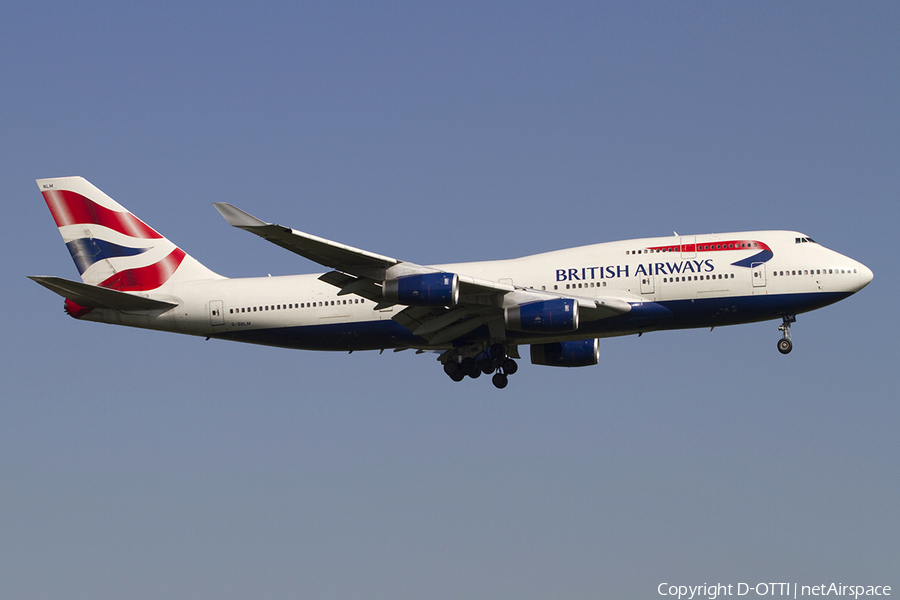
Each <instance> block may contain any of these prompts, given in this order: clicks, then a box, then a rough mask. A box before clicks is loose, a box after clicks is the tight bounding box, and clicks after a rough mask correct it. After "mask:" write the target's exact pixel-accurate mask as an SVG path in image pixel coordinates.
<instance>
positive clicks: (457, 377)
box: [444, 360, 466, 383]
mask: <svg viewBox="0 0 900 600" xmlns="http://www.w3.org/2000/svg"><path fill="white" fill-rule="evenodd" d="M444 373H446V374H447V376H448V377H450V379H452V380H453V381H455V382H457V383H459V382H460V381H462V380H463V379H465V378H466V374H465V373H463V370H462V367H460V366H459V363H458V362H456V361H455V360H451V361H448V362H446V363H444Z"/></svg>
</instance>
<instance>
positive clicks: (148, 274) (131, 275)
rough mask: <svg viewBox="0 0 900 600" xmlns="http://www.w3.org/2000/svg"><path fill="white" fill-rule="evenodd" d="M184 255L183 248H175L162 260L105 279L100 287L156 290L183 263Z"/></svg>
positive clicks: (133, 290) (122, 289)
mask: <svg viewBox="0 0 900 600" xmlns="http://www.w3.org/2000/svg"><path fill="white" fill-rule="evenodd" d="M184 257H185V254H184V251H183V250H182V249H181V248H175V249H174V250H172V252H171V253H170V254H169V255H168V256H167V257H165V258H164V259H162V260H161V261H159V262H156V263H153V264H152V265H147V266H146V267H139V268H137V269H127V270H125V271H121V272H120V273H116V274H115V275H113V276H112V277H110V278H109V279H107V280H105V281H103V282H102V283H101V284H100V287H105V288H111V289H114V290H119V291H120V292H143V291H146V290H155V289H156V288H158V287H159V286H161V285H162V284H164V283H165V282H167V281H168V280H169V277H171V276H172V273H174V272H175V270H176V269H178V267H179V266H180V265H181V261H183V260H184Z"/></svg>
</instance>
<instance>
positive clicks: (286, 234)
mask: <svg viewBox="0 0 900 600" xmlns="http://www.w3.org/2000/svg"><path fill="white" fill-rule="evenodd" d="M213 205H214V206H215V207H216V209H217V210H218V211H219V212H220V213H221V214H222V216H223V217H225V220H226V221H228V223H230V224H231V225H232V226H234V227H237V228H239V229H243V230H244V231H249V232H250V233H254V234H256V235H258V236H260V237H262V238H264V239H266V240H269V241H270V242H272V243H273V244H277V245H279V246H281V247H282V248H285V249H287V250H290V251H291V252H294V253H295V254H299V255H300V256H303V257H304V258H308V259H310V260H312V261H314V262H317V263H319V264H321V265H324V266H326V267H330V268H332V269H334V270H333V271H330V272H328V273H325V274H324V275H322V276H321V277H319V279H320V280H321V281H324V282H326V283H329V284H331V285H333V286H335V287H338V288H340V291H339V292H338V295H339V296H341V295H345V294H356V295H358V296H361V297H363V298H367V299H369V300H372V301H374V302H376V303H377V306H376V308H382V307H386V306H392V305H393V304H395V303H394V302H388V301H385V298H384V294H383V284H384V282H385V281H387V280H389V279H396V278H400V277H406V276H409V275H423V274H427V273H440V272H441V271H440V270H439V269H435V268H433V267H426V266H422V265H417V264H415V263H411V262H406V261H400V260H397V259H395V258H390V257H387V256H382V255H380V254H375V253H372V252H367V251H365V250H360V249H358V248H354V247H352V246H347V245H345V244H340V243H338V242H333V241H330V240H326V239H324V238H320V237H317V236H314V235H310V234H308V233H303V232H302V231H297V230H295V229H291V228H289V227H284V226H282V225H276V224H274V223H266V222H265V221H262V220H260V219H257V218H256V217H254V216H253V215H250V214H248V213H246V212H244V211H243V210H241V209H239V208H237V207H235V206H232V205H231V204H228V203H227V202H216V203H214V204H213ZM456 275H457V277H458V281H459V299H458V301H457V303H456V305H454V306H449V307H444V306H437V307H421V306H409V307H407V308H405V309H404V310H402V311H401V312H399V313H398V314H397V315H395V316H394V320H395V321H397V322H398V323H400V324H401V325H403V326H404V327H406V328H407V329H409V330H410V331H412V332H413V333H415V334H416V335H417V336H420V337H422V338H424V339H426V340H427V341H428V343H429V345H431V346H441V345H445V344H447V343H449V342H451V341H452V340H455V339H456V338H459V337H461V336H464V335H466V334H467V333H470V332H471V331H474V330H475V329H477V328H479V327H481V326H483V325H487V326H488V327H489V329H490V330H491V335H492V336H493V337H502V336H503V332H504V331H505V329H503V323H504V314H505V313H504V311H505V309H507V308H511V307H516V306H521V305H524V304H528V303H532V302H540V301H547V300H571V301H574V302H575V303H576V304H577V306H578V313H579V318H580V319H581V320H582V321H595V320H598V319H605V318H609V317H613V316H616V315H620V314H624V313H626V312H628V311H630V310H631V304H629V303H628V302H626V301H625V300H623V299H621V298H614V297H604V298H593V297H591V298H588V297H579V296H573V295H568V294H560V293H558V292H548V291H544V290H536V289H532V288H523V287H517V286H514V285H512V284H508V283H501V282H499V281H492V280H487V279H481V278H477V277H471V276H468V275H465V274H464V273H457V274H456Z"/></svg>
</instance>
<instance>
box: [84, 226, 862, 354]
mask: <svg viewBox="0 0 900 600" xmlns="http://www.w3.org/2000/svg"><path fill="white" fill-rule="evenodd" d="M741 244H746V247H741ZM735 245H737V247H733V246H735ZM723 246H724V247H723ZM729 246H732V247H729ZM436 267H437V268H439V269H441V270H444V271H448V272H451V273H460V274H465V275H467V276H470V277H477V278H481V279H485V280H491V281H498V282H500V283H505V284H511V285H514V286H515V287H517V288H530V289H535V290H541V291H547V292H553V291H557V292H559V293H560V294H566V295H569V296H577V297H582V298H589V299H590V298H618V299H621V300H624V301H625V302H628V303H629V304H631V305H632V307H633V309H632V311H631V312H629V313H628V314H626V315H622V316H619V317H615V318H610V319H603V320H600V321H596V322H587V323H583V324H582V326H580V327H579V329H578V330H577V331H574V332H571V333H567V334H565V335H561V334H553V335H538V334H524V333H521V332H512V331H508V332H506V333H507V335H508V339H509V340H510V341H511V342H512V343H522V344H527V343H539V342H544V341H558V340H576V339H586V338H597V337H608V336H615V335H626V334H630V333H640V332H644V331H653V330H659V329H680V328H689V327H703V326H717V325H730V324H736V323H745V322H753V321H760V320H767V319H775V318H779V317H781V316H783V315H787V314H796V313H800V312H805V311H808V310H813V309H815V308H819V307H821V306H825V305H827V304H831V303H833V302H836V301H838V300H840V299H842V298H845V297H847V296H848V295H850V294H853V293H854V292H856V291H858V290H860V289H861V288H862V287H864V286H865V285H866V284H868V283H869V281H871V279H872V272H871V271H870V270H869V269H868V268H867V267H865V266H864V265H863V264H861V263H859V262H857V261H855V260H853V259H851V258H848V257H846V256H843V255H841V254H839V253H837V252H834V251H832V250H829V249H827V248H825V247H823V246H821V245H819V244H817V243H815V242H813V241H812V240H810V239H809V238H808V237H807V236H805V235H803V234H801V233H796V232H789V231H753V232H740V233H724V234H710V235H696V236H680V237H666V238H646V239H637V240H627V241H619V242H609V243H602V244H594V245H590V246H583V247H578V248H571V249H566V250H558V251H554V252H547V253H543V254H536V255H532V256H527V257H523V258H517V259H510V260H495V261H484V262H472V263H461V264H447V265H436ZM339 291H340V290H339V289H338V288H336V287H334V286H332V285H330V284H328V283H325V282H323V281H320V280H319V275H291V276H280V277H256V278H241V279H227V278H222V279H216V280H207V281H195V282H187V283H180V284H174V285H172V286H170V288H169V289H168V290H167V292H168V294H167V295H166V296H159V295H156V294H155V295H154V296H153V297H154V298H158V299H161V300H170V301H173V302H176V303H177V307H175V308H173V309H171V310H168V311H164V312H163V311H156V312H154V311H133V312H124V311H114V310H110V309H98V310H94V311H92V312H91V313H89V314H87V315H85V316H84V317H83V318H84V319H86V320H96V321H103V322H108V323H115V324H121V325H130V326H137V327H146V328H151V329H160V330H166V331H174V332H178V333H187V334H192V335H200V336H209V337H219V338H225V339H234V340H238V341H246V342H253V343H260V344H267V345H273V346H282V347H290V348H306V349H316V350H357V349H360V350H361V349H379V348H396V347H417V348H421V347H429V346H428V343H427V342H426V341H425V340H423V339H421V338H416V337H415V336H413V335H412V333H411V332H410V331H409V330H408V329H406V328H404V327H402V326H400V325H399V324H398V323H397V322H395V321H394V320H393V317H394V316H395V315H396V314H397V313H399V312H400V311H402V310H403V309H404V308H406V307H405V306H400V305H397V306H389V307H377V306H376V303H375V302H373V301H372V300H366V299H364V298H362V297H360V296H357V295H355V294H347V295H343V296H340V295H338V292H339ZM478 335H482V334H479V333H478V332H473V333H472V334H471V336H476V337H477V336H478ZM473 339H474V338H473Z"/></svg>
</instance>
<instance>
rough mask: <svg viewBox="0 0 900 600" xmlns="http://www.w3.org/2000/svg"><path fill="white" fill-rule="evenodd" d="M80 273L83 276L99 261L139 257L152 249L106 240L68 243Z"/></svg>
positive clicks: (67, 245)
mask: <svg viewBox="0 0 900 600" xmlns="http://www.w3.org/2000/svg"><path fill="white" fill-rule="evenodd" d="M66 247H67V248H68V249H69V254H71V255H72V260H74V261H75V266H76V267H78V272H79V273H81V274H82V275H83V274H84V272H85V271H87V270H88V268H89V267H90V266H91V265H92V264H94V263H95V262H97V261H99V260H106V259H107V258H118V257H120V256H137V255H138V254H143V253H144V252H146V251H147V250H150V248H129V247H128V246H120V245H118V244H113V243H112V242H107V241H106V240H100V239H96V238H95V239H91V238H81V239H77V240H72V241H71V242H67V243H66Z"/></svg>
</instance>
